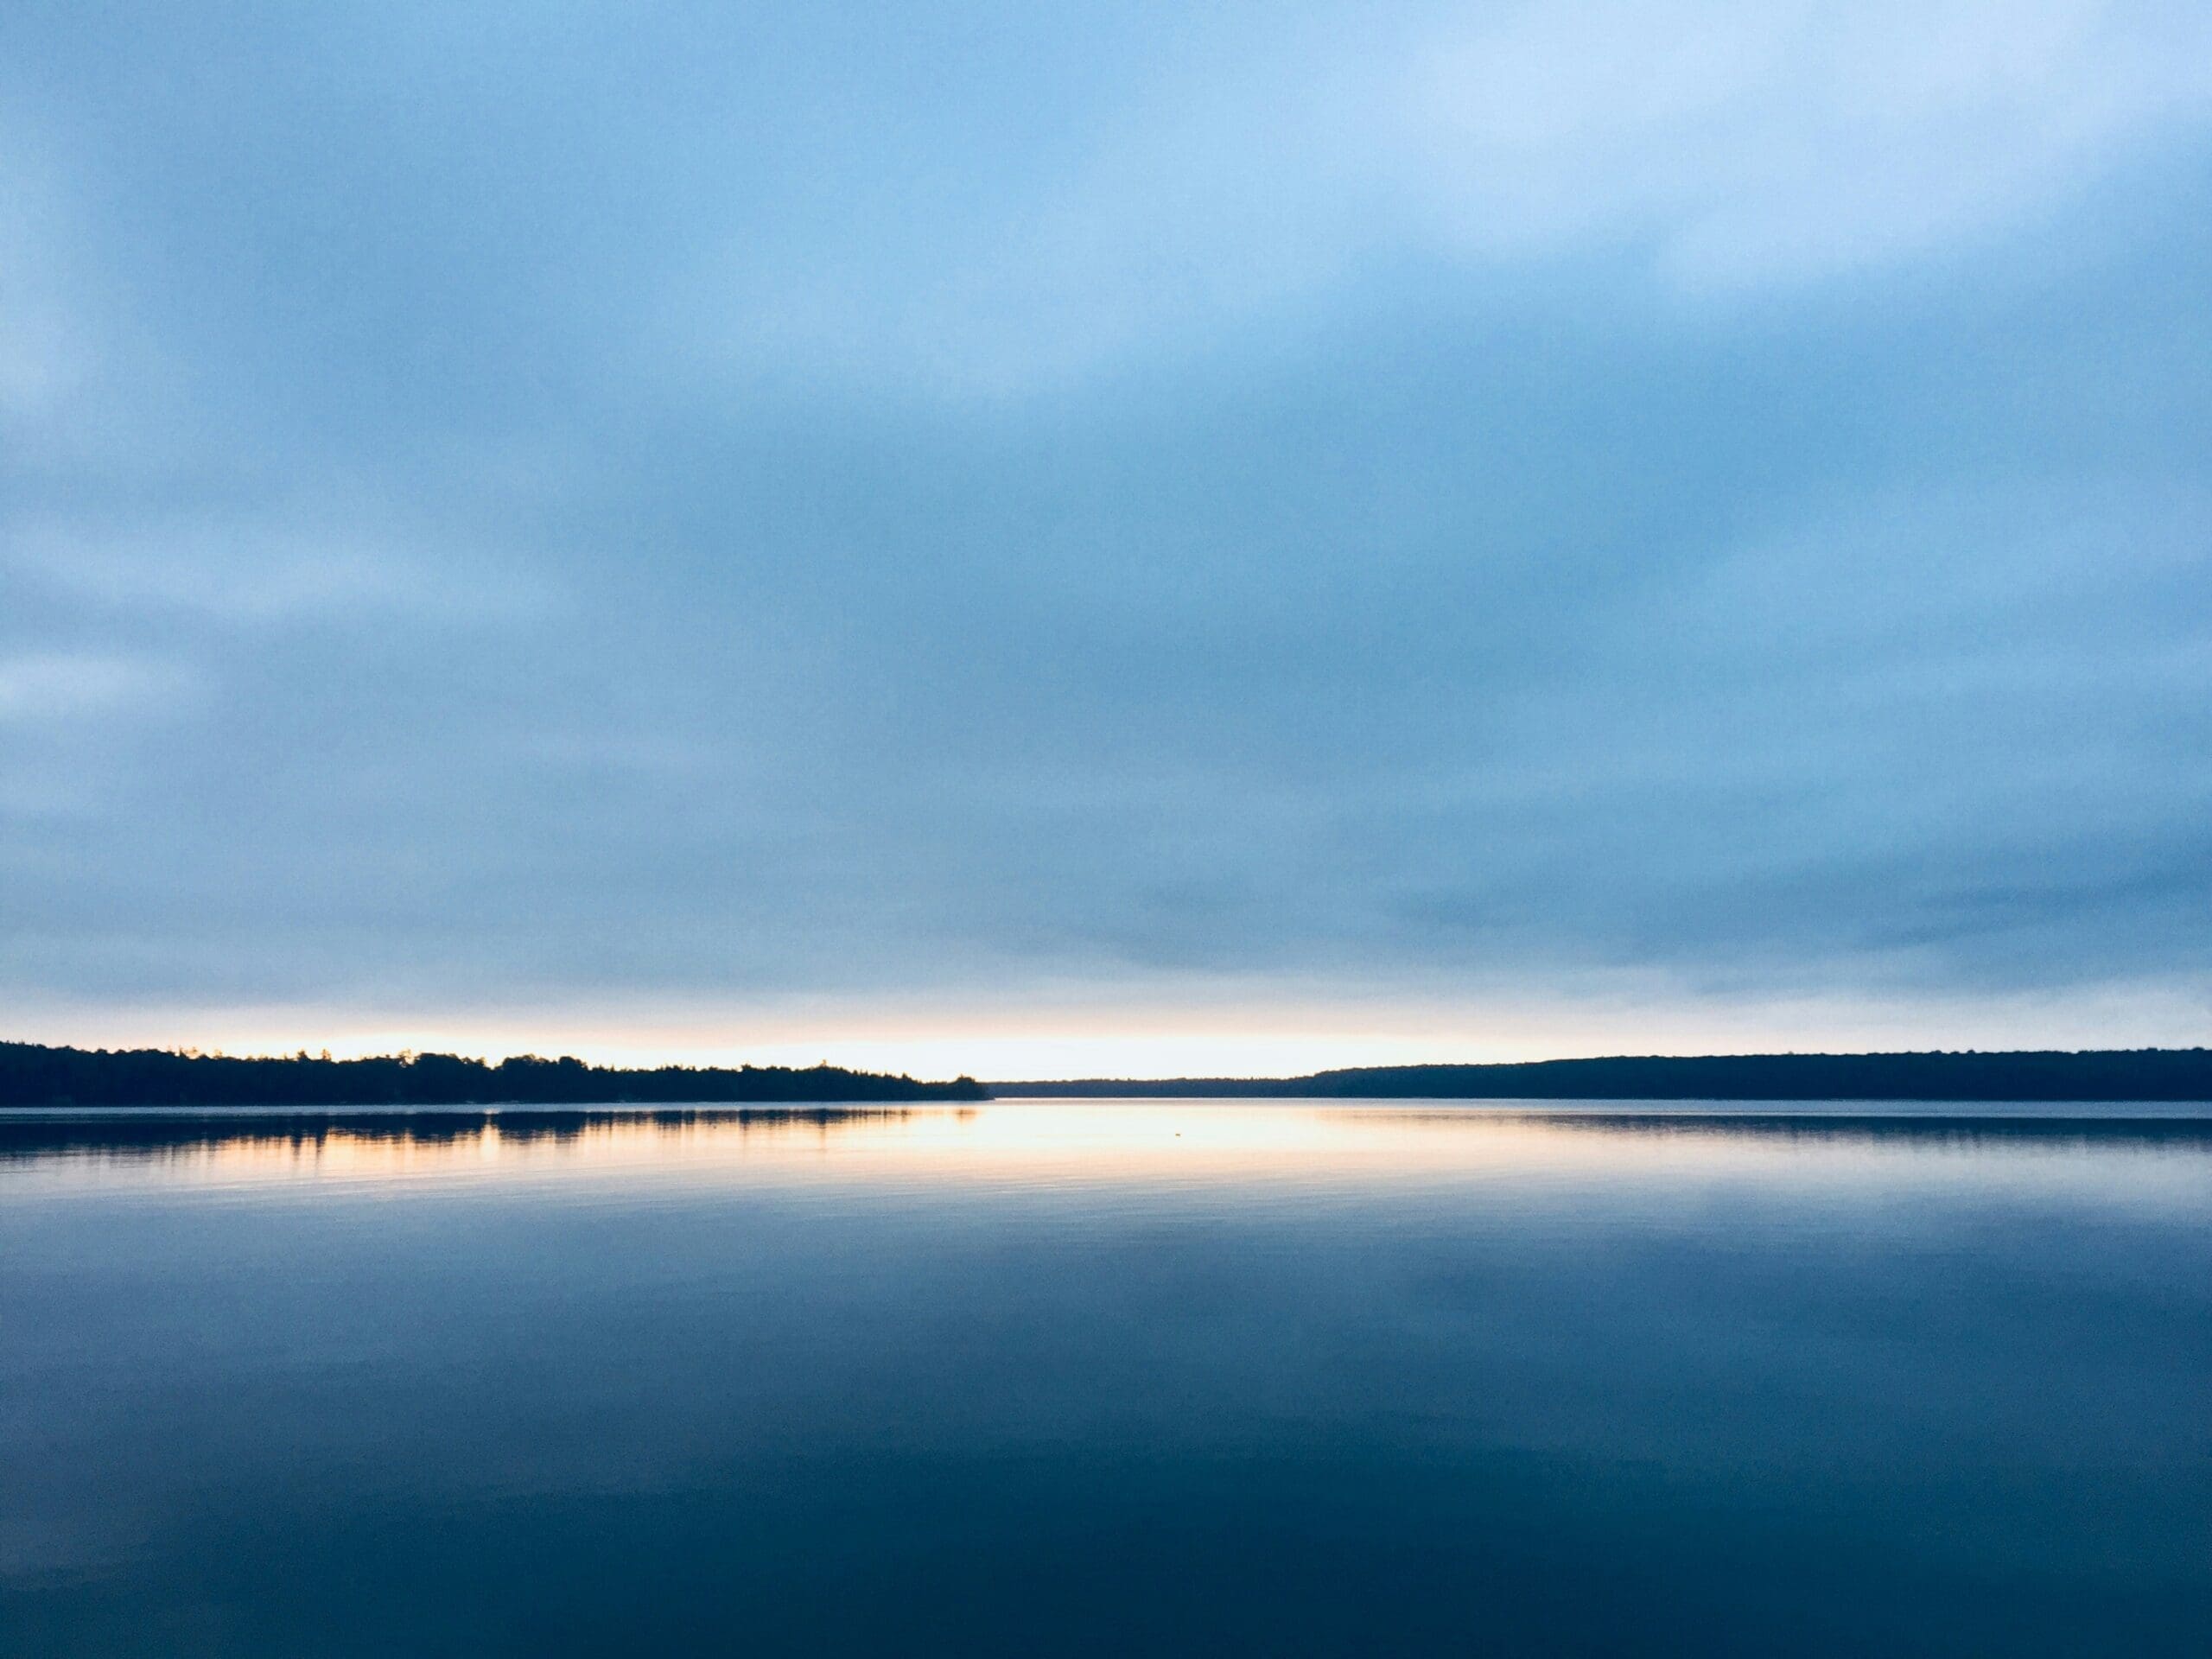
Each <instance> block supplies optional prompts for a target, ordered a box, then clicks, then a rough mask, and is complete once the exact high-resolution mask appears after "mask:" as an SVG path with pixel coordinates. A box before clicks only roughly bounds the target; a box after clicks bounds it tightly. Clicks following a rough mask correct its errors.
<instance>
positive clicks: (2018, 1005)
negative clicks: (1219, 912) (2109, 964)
mask: <svg viewBox="0 0 2212 1659" xmlns="http://www.w3.org/2000/svg"><path fill="white" fill-rule="evenodd" d="M0 1038H4V1039H10V1040H17V1041H35V1042H49V1043H67V1044H70V1045H73V1046H79V1047H86V1048H110V1049H112V1048H167V1049H182V1048H197V1049H199V1050H200V1051H201V1052H208V1053H213V1052H222V1053H226V1054H232V1055H240V1056H245V1055H258V1054H270V1055H289V1054H295V1053H297V1052H301V1051H302V1050H304V1051H306V1052H308V1053H311V1054H312V1053H318V1052H321V1051H323V1050H325V1049H327V1050H328V1051H329V1052H331V1054H332V1055H333V1057H334V1058H341V1059H350V1058H361V1057H363V1056H366V1055H376V1054H395V1053H400V1052H421V1053H429V1052H443V1053H456V1054H463V1055H467V1056H471V1057H476V1058H484V1059H486V1060H489V1061H493V1062H496V1061H498V1060H500V1059H503V1058H506V1057H508V1056H510V1055H516V1054H526V1053H534V1054H540V1055H544V1056H548V1057H554V1056H559V1055H573V1056H574V1057H575V1058H578V1059H582V1060H586V1061H588V1062H590V1063H592V1064H594V1065H613V1066H653V1065H747V1064H750V1065H785V1066H794V1067H806V1066H810V1065H817V1064H827V1065H838V1066H843V1067H846V1068H848V1069H849V1070H853V1071H878V1072H891V1073H906V1074H908V1075H911V1076H913V1077H924V1078H950V1077H958V1076H962V1075H965V1076H969V1077H976V1078H978V1079H980V1080H982V1081H983V1082H986V1083H993V1082H995V1083H1030V1082H1051V1081H1060V1080H1065V1081H1076V1080H1084V1079H1094V1078H1126V1079H1128V1080H1130V1081H1133V1082H1134V1081H1143V1080H1150V1079H1160V1078H1173V1077H1223V1078H1235V1077H1296V1076H1302V1075H1305V1074H1306V1073H1309V1072H1314V1071H1331V1070H1335V1069H1338V1068H1344V1067H1357V1066H1373V1065H1428V1064H1484V1063H1498V1062H1508V1061H1525V1060H1544V1059H1572V1058H1594V1057H1600V1056H1606V1055H1622V1054H1650V1055H1694V1054H1726V1053H1776V1052H1893V1051H1899V1050H1931V1049H1969V1048H1972V1049H2084V1048H2150V1047H2194V1046H2202V1043H2203V1041H2204V1038H2203V1036H2202V1014H2201V1009H2200V1007H2199V1005H2198V1004H2197V1003H2196V1001H2195V1000H2194V999H2192V998H2190V996H2188V995H2181V994H2177V993H2173V992H2171V991H2166V990H2163V989H2161V988H2139V987H2128V986H2119V987H2113V988H2108V989H2107V990H2106V991H2104V992H2103V993H2101V995H2097V996H2094V997H2088V996H2084V995H2080V994H2078V993H2077V994H2075V995H2069V996H2065V997H2052V996H2049V995H2020V996H2016V997H2012V998H2009V999H2003V1000H1998V999H1979V1000H1975V1001H1956V1002H1947V1001H1937V1000H1935V999H1930V998H1925V997H1921V998H1908V997H1898V998H1895V999H1891V1000H1887V1001H1872V1000H1867V999H1858V1000H1853V1001H1841V1000H1837V999H1822V998H1812V997H1797V998H1777V999H1772V1000H1770V1001H1745V1000H1741V999H1733V998H1732V999H1726V1000H1718V999H1714V1000H1707V1001H1701V1002H1700V1001H1689V1000H1685V999H1677V1000H1671V1001H1662V1000H1656V999H1652V998H1650V997H1649V996H1645V997H1642V998H1639V997H1637V996H1634V995H1629V994H1626V993H1616V994H1615V995H1613V996H1612V997H1611V998H1610V999H1608V1000H1605V1001H1596V1000H1594V999H1593V1000H1592V1001H1585V1002H1581V1003H1568V1004H1549V1005H1541V1004H1532V1005H1526V1006H1522V1007H1511V1006H1505V1005H1502V1004H1501V1003H1500V1002H1499V1001H1490V1002H1487V1003H1486V1004H1485V1005H1484V1007H1481V1008H1465V1009H1463V1008H1455V1007H1452V1006H1450V1005H1448V1004H1445V1003H1441V1002H1440V1001H1434V1000H1429V1001H1412V1000H1408V1001H1402V1002H1399V1003H1396V1004H1394V1005H1389V1006H1382V1007H1378V1006H1376V1004H1375V1003H1374V1002H1372V1001H1333V1002H1332V1001H1324V1000H1321V999H1319V998H1314V997H1312V996H1311V995H1307V996H1305V997H1284V998H1279V999H1275V1000H1265V999H1253V998H1249V996H1248V997H1244V998H1238V999H1233V1000H1229V999H1225V1000H1221V1001H1211V1002H1210V1001H1206V1000H1205V999H1203V998H1198V997H1194V998H1193V999H1192V1001H1189V1002H1187V1003H1185V1004H1184V1005H1183V1006H1180V1007H1161V1006H1159V1005H1156V1004H1140V1005H1135V1006H1129V1005H1122V1006H1118V1007H1117V1006H1113V1005H1107V1004H1100V1003H1095V1002H1084V1001H1074V1000H1063V1001H1043V1000H1039V1001H1027V1002H1023V1003H1012V1004H1007V1005H1001V1006H999V1007H976V1008H971V1009H958V1008H949V1007H942V1006H930V1005H918V1004H914V1003H912V1002H908V1003H904V1004H900V1003H890V1004H887V1005H877V1006H873V1007H870V1006H865V1005H855V1004H852V1003H849V1002H843V1001H840V1002H836V1003H827V1004H822V1005H815V1006H805V1005H799V1006H779V1007H768V1008H766V1009H762V1010H760V1011H756V1012H754V1013H753V1014H750V1015H749V1016H748V1015H744V1014H728V1013H721V1012H717V1011H713V1010H705V1009H699V1008H696V1007H692V1008H687V1009H677V1010H673V1011H671V1012H668V1013H664V1014H659V1015H658V1016H656V1015H652V1014H647V1013H646V1012H645V1011H644V1010H641V1009H638V1008H626V1009H618V1010H616V1011H615V1012H613V1013H612V1014H609V1013H606V1012H601V1013H597V1014H594V1013H593V1012H592V1011H589V1010H587V1009H582V1008H576V1007H565V1008H549V1009H543V1010H539V1011H537V1012H535V1013H533V1014H524V1013H521V1012H518V1011H513V1010H496V1009H494V1010H484V1011H480V1012H477V1013H474V1014H469V1013H456V1012H448V1013H447V1014H442V1015H432V1014H410V1013H401V1012H397V1011H392V1010H382V1011H371V1012H361V1011H353V1010H346V1009H343V1008H301V1007H257V1008H256V1007H249V1008H220V1007H170V1008H166V1009H162V1010H157V1011H143V1012H142V1011H132V1012H129V1013H118V1012H117V1011H114V1010H108V1009H86V1008H78V1009H60V1008H48V1009H45V1010H41V1011H38V1012H37V1013H36V1014H35V1015H34V1016H33V1017H31V1018H29V1019H22V1020H17V1021H16V1024H15V1026H14V1027H12V1028H10V1029H9V1030H7V1031H4V1032H0Z"/></svg>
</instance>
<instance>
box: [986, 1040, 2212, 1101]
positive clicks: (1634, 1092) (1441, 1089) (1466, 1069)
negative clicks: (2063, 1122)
mask: <svg viewBox="0 0 2212 1659" xmlns="http://www.w3.org/2000/svg"><path fill="white" fill-rule="evenodd" d="M992 1090H993V1092H995V1093H996V1094H998V1095H1001V1096H1008V1095H1027V1096H1037V1095H1089V1096H1097V1095H1128V1096H1200V1095H1214V1096H1222V1095H1227V1096H1247V1097H1262V1096H1267V1097H1274V1098H1293V1097H1295V1098H1307V1099H1312V1098H1320V1099H1345V1100H1393V1099H1395V1100H1928V1101H2052V1102H2056V1101H2131V1100H2134V1101H2162V1102H2171V1101H2206V1102H2212V1049H2203V1048H2141V1049H2090V1050H2083V1051H2082V1052H2065V1051H2063V1050H2050V1051H2041V1052H2034V1051H2028V1052H1987V1053H1984V1052H1974V1051H1967V1052H1941V1051H1938V1052H1930V1053H1916V1054H1911V1053H1908V1054H1707V1055H1695V1056H1676V1055H1647V1056H1626V1055H1623V1056H1618V1057H1614V1058H1605V1059H1587V1060H1527V1061H1517V1062H1506V1063H1503V1064H1499V1065H1392V1066H1360V1067H1357V1068H1353V1069H1351V1070H1346V1071H1316V1072H1313V1073H1312V1074H1311V1075H1309V1076H1306V1077H1177V1078H1173V1079H1168V1080H1165V1081H1158V1082H1133V1081H1129V1080H1128V1079H1116V1078H1099V1079H1094V1080H1086V1081H1084V1082H1080V1083H1000V1084H993V1085H992Z"/></svg>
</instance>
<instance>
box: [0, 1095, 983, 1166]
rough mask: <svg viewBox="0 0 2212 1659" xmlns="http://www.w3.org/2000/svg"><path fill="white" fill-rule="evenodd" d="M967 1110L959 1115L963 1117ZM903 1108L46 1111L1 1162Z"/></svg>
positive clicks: (888, 1114) (874, 1115) (799, 1120)
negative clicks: (224, 1111) (217, 1111)
mask: <svg viewBox="0 0 2212 1659" xmlns="http://www.w3.org/2000/svg"><path fill="white" fill-rule="evenodd" d="M966 1110H968V1109H965V1108H963V1109H959V1110H957V1111H956V1112H955V1113H954V1116H956V1117H957V1116H960V1115H961V1112H963V1111H966ZM906 1116H908V1110H907V1109H905V1108H880V1107H860V1106H852V1107H844V1106H838V1107H822V1106H807V1107H760V1106H744V1107H734V1108H733V1107H688V1108H672V1109H671V1108H661V1109H652V1110H639V1109H635V1108H624V1107H607V1108H593V1107H576V1108H566V1107H553V1108H545V1109H536V1108H530V1109H517V1108H507V1109H501V1110H497V1111H491V1110H485V1111H477V1110H467V1109H452V1110H429V1111H423V1110H397V1109H393V1110H380V1111H300V1112H271V1111H261V1110H255V1111H244V1110H242V1111H237V1112H231V1113H204V1112H195V1111H170V1112H158V1113H156V1112H122V1111H118V1112H111V1113H89V1112H88V1113H74V1114H73V1113H64V1112H40V1113H22V1114H15V1115H9V1114H0V1160H10V1161H18V1162H29V1161H34V1160H38V1159H41V1158H49V1157H56V1156H64V1157H66V1156H70V1155H73V1154H86V1153H106V1154H122V1155H129V1154H153V1155H155V1156H156V1157H158V1156H159V1155H160V1154H167V1153H174V1152H178V1151H184V1150H189V1151H194V1152H201V1153H205V1152H212V1151H215V1150H217V1149H219V1148H225V1147H242V1148H245V1149H247V1150H248V1151H250V1152H252V1153H263V1152H266V1151H269V1150H270V1149H274V1148H280V1147H281V1148H289V1149H290V1150H292V1151H295V1152H302V1151H308V1150H317V1151H319V1150H322V1149H325V1148H328V1147H334V1146H340V1145H363V1144H365V1145H375V1144H379V1143H381V1144H385V1145H390V1146H397V1147H408V1148H410V1149H419V1148H425V1147H442V1148H448V1149H451V1150H453V1151H455V1152H458V1153H460V1154H463V1155H467V1154H470V1153H473V1152H480V1151H482V1150H484V1149H486V1148H488V1147H499V1146H506V1145H513V1146H518V1147H526V1146H530V1145H531V1144H533V1143H535V1142H540V1141H543V1142H550V1143H552V1144H554V1145H574V1144H576V1143H579V1142H582V1141H583V1140H584V1139H585V1138H586V1137H587V1136H588V1135H592V1134H593V1133H594V1132H603V1131H607V1130H611V1129H630V1130H643V1131H646V1132H648V1133H651V1134H653V1135H659V1136H662V1137H664V1138H667V1139H669V1140H671V1141H676V1140H679V1139H680V1138H681V1132H685V1131H696V1130H698V1129H700V1128H708V1127H711V1128H729V1129H733V1130H734V1132H735V1133H736V1134H737V1135H741V1136H746V1135H753V1134H755V1133H760V1134H774V1133H778V1132H782V1133H786V1134H788V1133H791V1132H795V1131H799V1130H806V1129H811V1130H813V1131H815V1132H817V1133H826V1132H827V1131H828V1130H829V1129H831V1128H842V1127H845V1126H847V1125H850V1124H854V1123H865V1122H898V1121H899V1120H901V1119H903V1118H905V1117H906Z"/></svg>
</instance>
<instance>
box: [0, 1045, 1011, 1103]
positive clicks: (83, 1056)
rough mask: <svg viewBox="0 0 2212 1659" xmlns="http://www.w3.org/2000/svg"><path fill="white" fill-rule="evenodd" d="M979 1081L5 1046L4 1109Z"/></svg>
mask: <svg viewBox="0 0 2212 1659" xmlns="http://www.w3.org/2000/svg"><path fill="white" fill-rule="evenodd" d="M986 1098H988V1096H986V1094H985V1092H984V1090H983V1087H982V1084H978V1083H977V1082H976V1080H975V1079H974V1078H973V1077H960V1078H957V1079H955V1080H954V1081H952V1082H950V1083H922V1082H918V1081H916V1080H915V1079H914V1078H912V1077H906V1076H903V1075H902V1076H899V1077H889V1076H886V1075H884V1074H882V1073H880V1072H874V1071H847V1070H845V1069H844V1068H843V1067H842V1066H835V1065H817V1066H810V1067H807V1068H805V1069H804V1070H798V1069H794V1068H792V1067H789V1066H781V1065H765V1066H764V1065H742V1066H736V1067H727V1066H690V1065H662V1066H652V1067H648V1068H641V1069H632V1068H628V1067H620V1066H602V1065H588V1064H587V1063H586V1062H584V1061H582V1060H579V1059H576V1058H573V1057H570V1056H567V1055H563V1057H562V1058H558V1059H546V1058H542V1057H540V1056H538V1055H536V1054H518V1055H512V1056H510V1057H509V1058H506V1059H504V1060H501V1061H499V1063H498V1064H496V1065H493V1064H491V1063H488V1062H486V1061H484V1060H481V1059H470V1058H465V1057H463V1056H461V1055H458V1054H412V1053H408V1054H385V1055H378V1056H375V1057H373V1058H366V1059H355V1060H334V1059H332V1058H330V1056H329V1054H328V1053H327V1052H324V1053H322V1054H320V1055H311V1054H308V1052H306V1051H304V1050H302V1052H299V1053H298V1054H296V1055H290V1056H276V1057H259V1058H238V1057H234V1056H231V1055H224V1054H201V1053H197V1052H192V1051H182V1052H180V1051H176V1050H172V1049H156V1048H144V1049H113V1050H110V1049H85V1048H68V1047H54V1046H47V1045H44V1044H40V1043H0V1107H8V1106H489V1105H505V1104H528V1105H602V1104H615V1105H623V1104H641V1105H658V1104H669V1105H677V1104H686V1105H688V1104H719V1103H724V1102H732V1101H744V1102H798V1103H805V1102H817V1101H818V1102H831V1101H839V1102H842V1101H927V1100H982V1099H986Z"/></svg>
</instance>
